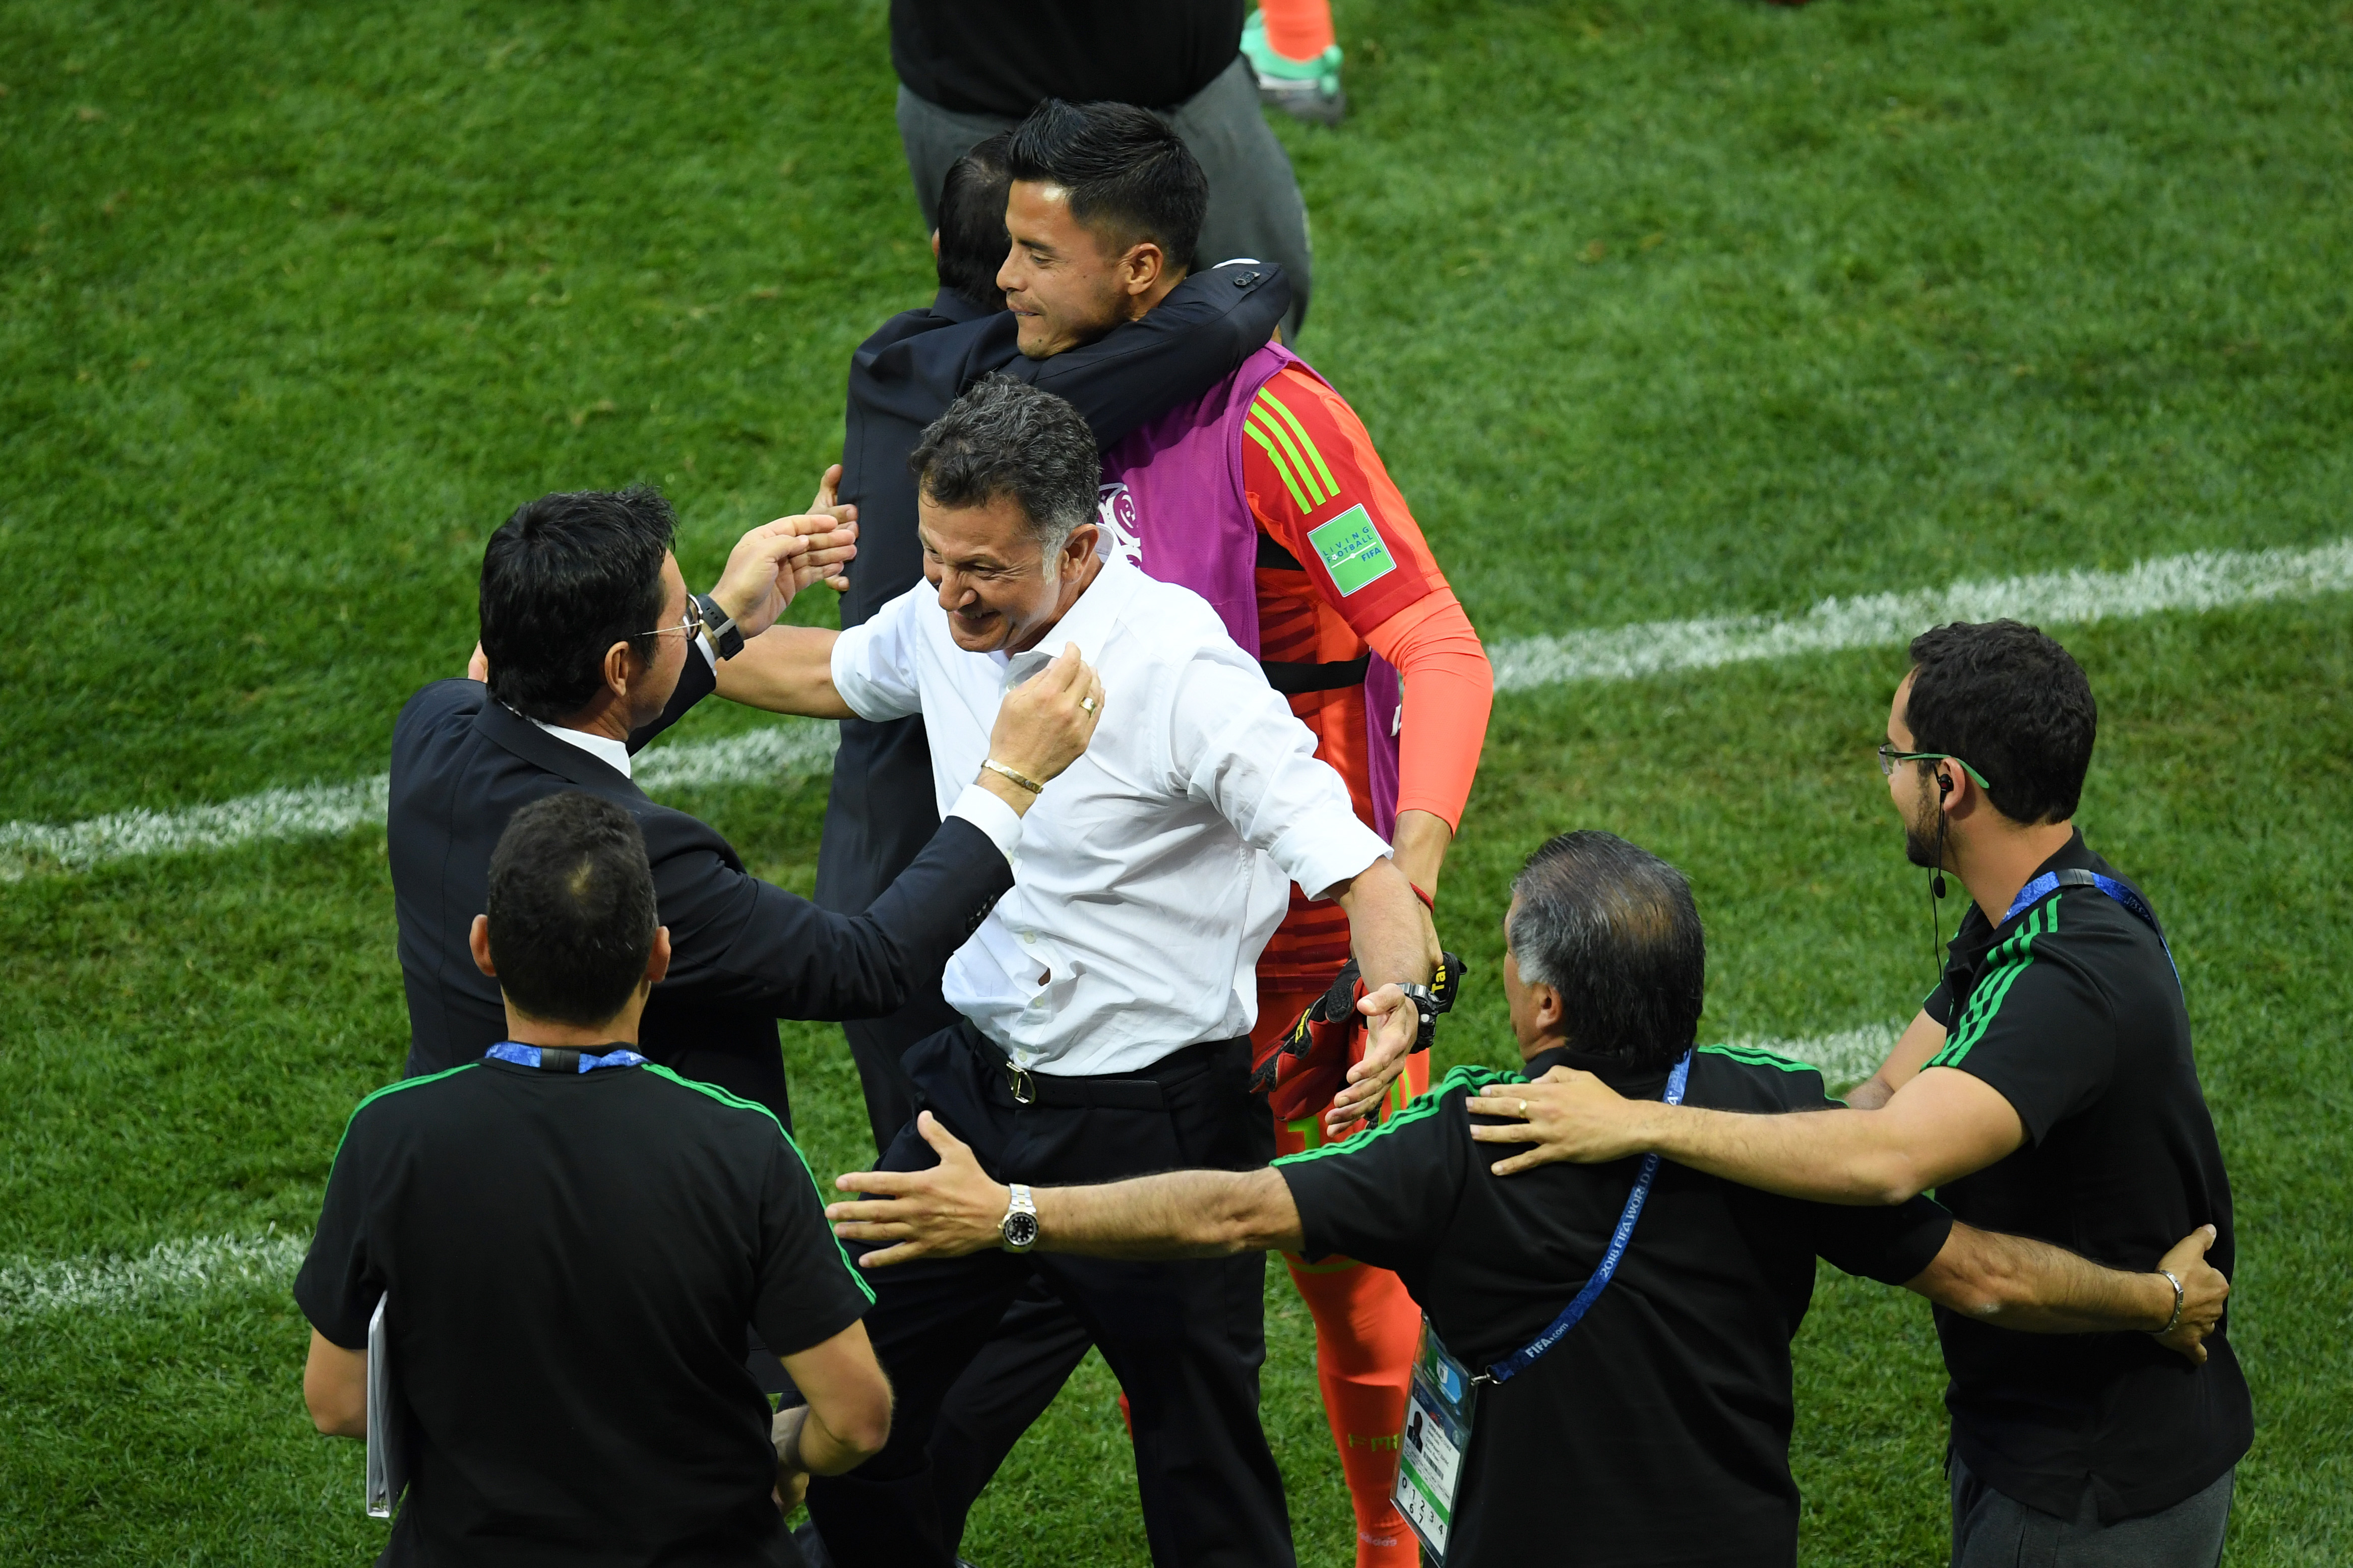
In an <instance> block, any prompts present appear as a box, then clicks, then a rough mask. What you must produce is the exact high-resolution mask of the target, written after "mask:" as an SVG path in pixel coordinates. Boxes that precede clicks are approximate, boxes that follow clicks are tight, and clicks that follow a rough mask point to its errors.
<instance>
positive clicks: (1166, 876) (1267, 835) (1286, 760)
mask: <svg viewBox="0 0 2353 1568" xmlns="http://www.w3.org/2000/svg"><path fill="white" fill-rule="evenodd" d="M1073 642H1074V643H1076V644H1078V645H1079V649H1080V652H1081V654H1082V656H1083V657H1084V658H1085V659H1086V661H1087V662H1088V663H1089V664H1091V665H1092V666H1093V667H1094V668H1095V670H1096V671H1097V673H1098V674H1100V675H1101V676H1102V678H1103V693H1104V695H1103V721H1102V723H1101V725H1100V726H1099V727H1098V728H1097V729H1096V731H1095V734H1094V741H1093V742H1092V745H1091V746H1089V748H1088V750H1087V752H1086V754H1085V755H1084V756H1082V757H1081V758H1080V759H1079V760H1078V762H1076V763H1073V764H1072V765H1071V768H1070V770H1069V771H1068V772H1066V773H1063V774H1062V775H1061V776H1060V778H1057V779H1055V780H1054V781H1053V782H1051V783H1050V784H1047V786H1046V791H1045V794H1044V795H1041V796H1039V799H1038V802H1037V804H1036V805H1032V806H1031V807H1030V808H1029V815H1028V816H1027V817H1025V818H1024V819H1023V822H1022V837H1021V847H1020V849H1019V851H1018V853H1016V854H1015V855H1013V856H1012V857H1011V858H1012V862H1013V890H1012V891H1010V892H1008V893H1007V894H1006V895H1005V897H1004V898H1003V899H1002V900H999V901H998V903H997V908H996V909H995V910H993V911H991V913H990V914H989V916H988V918H987V920H985V921H982V922H981V924H980V928H979V930H977V931H975V932H974V933H973V936H972V939H971V940H970V941H968V942H965V944H964V946H962V947H961V948H958V949H957V950H956V952H955V957H953V958H952V959H950V960H949V961H948V967H947V974H946V976H945V978H944V982H943V984H942V990H943V992H944V994H945V996H946V998H947V1001H948V1005H951V1006H953V1007H954V1008H955V1009H956V1011H958V1012H959V1013H962V1014H963V1015H964V1016H965V1017H967V1018H969V1019H971V1020H972V1022H973V1023H974V1024H975V1025H976V1026H978V1028H979V1029H980V1031H981V1033H982V1034H984V1035H986V1036H987V1037H989V1038H990V1039H991V1040H994V1041H996V1042H997V1045H999V1046H1001V1047H1004V1048H1005V1050H1006V1052H1007V1053H1008V1055H1009V1056H1010V1057H1011V1058H1013V1060H1014V1061H1015V1062H1017V1063H1018V1064H1019V1065H1020V1066H1022V1067H1024V1068H1030V1069H1032V1070H1035V1071H1039V1072H1046V1073H1056V1074H1065V1073H1067V1074H1082V1075H1099V1074H1104V1073H1123V1072H1134V1071H1136V1070H1138V1069H1139V1068H1145V1067H1148V1066H1150V1065H1151V1064H1152V1063H1154V1062H1155V1061H1158V1060H1159V1059H1160V1058H1163V1057H1165V1056H1166V1055H1168V1054H1169V1053H1170V1052H1172V1051H1175V1050H1178V1049H1181V1048H1182V1047H1186V1046H1189V1045H1193V1044H1196V1043H1197V1042H1199V1041H1204V1040H1218V1039H1228V1038H1231V1037H1234V1036H1236V1035H1241V1034H1246V1033H1248V1032H1249V1030H1250V1026H1251V1025H1252V1024H1253V1023H1255V1022H1256V1021H1257V1017H1258V977H1257V964H1258V956H1259V953H1260V952H1261V951H1262V950H1263V949H1264V948H1265V946H1266V943H1267V939H1268V938H1269V937H1271V936H1272V935H1273V934H1274V928H1275V927H1276V925H1277V924H1279V923H1280V922H1281V921H1282V915H1283V911H1284V910H1287V909H1288V908H1289V907H1290V902H1291V884H1292V883H1293V882H1294V881H1295V882H1297V883H1298V884H1299V885H1300V886H1301V887H1303V888H1305V889H1308V890H1309V891H1310V892H1312V893H1316V894H1322V893H1324V892H1327V891H1329V890H1330V889H1332V888H1333V887H1335V886H1336V885H1337V884H1339V883H1341V882H1344V881H1345V880H1347V879H1349V878H1351V877H1354V876H1355V875H1356V873H1357V872H1359V871H1362V870H1363V869H1364V868H1366V867H1367V866H1369V865H1371V864H1372V863H1373V862H1374V861H1375V860H1377V859H1379V858H1382V857H1383V856H1385V855H1387V854H1388V852H1389V848H1388V845H1387V844H1384V843H1383V842H1381V839H1380V837H1379V836H1378V835H1377V834H1375V833H1374V832H1373V831H1372V829H1370V828H1368V827H1366V826H1365V825H1364V824H1363V823H1362V822H1359V821H1358V820H1357V819H1356V811H1355V809H1354V808H1353V807H1352V806H1351V805H1350V804H1349V800H1348V790H1347V786H1346V785H1345V784H1343V783H1342V782H1341V779H1340V775H1339V774H1338V773H1334V772H1333V771H1332V769H1331V768H1330V767H1329V766H1327V765H1325V764H1324V763H1321V762H1318V761H1317V760H1316V759H1315V737H1314V735H1313V734H1312V733H1311V732H1310V731H1308V728H1307V726H1306V725H1304V724H1302V723H1301V722H1300V721H1298V719H1297V718H1295V717H1294V716H1293V714H1292V711H1291V705H1290V704H1289V703H1288V702H1286V701H1285V700H1283V699H1282V697H1280V696H1278V695H1276V694H1275V692H1274V691H1273V690H1272V689H1270V688H1269V687H1268V685H1267V683H1266V676H1265V673H1264V672H1263V671H1261V669H1260V668H1259V666H1258V661H1257V660H1256V659H1253V658H1250V655H1248V654H1246V653H1244V652H1243V651H1242V650H1241V649H1240V647H1236V646H1235V644H1234V641H1233V639H1232V638H1231V637H1228V636H1227V635H1226V629H1225V627H1224V626H1222V625H1221V624H1219V620H1218V617H1217V613H1216V612H1215V611H1213V610H1212V609H1210V608H1209V605H1208V602H1207V601H1205V600H1204V599H1202V598H1201V597H1200V596H1199V595H1196V594H1194V593H1193V592H1191V591H1190V590H1189V589H1186V588H1179V587H1176V586H1173V585H1171V584H1166V583H1160V582H1156V581H1155V580H1154V579H1152V578H1149V577H1146V576H1145V574H1143V573H1142V572H1140V571H1138V570H1137V569H1136V568H1135V567H1134V566H1132V565H1130V564H1129V563H1127V562H1125V561H1123V560H1117V559H1114V560H1111V561H1108V562H1105V563H1103V567H1102V569H1101V571H1100V572H1099V573H1098V574H1097V575H1096V577H1095V580H1094V581H1093V582H1092V584H1089V585H1088V586H1087V589H1086V592H1085V593H1083V594H1082V595H1080V596H1079V598H1078V600H1077V602H1076V603H1075V604H1073V605H1071V609H1070V611H1069V613H1068V614H1066V615H1064V616H1063V617H1062V619H1061V621H1060V623H1059V624H1058V625H1056V626H1054V627H1053V628H1052V629H1051V630H1050V631H1049V632H1048V633H1047V634H1046V636H1045V637H1044V639H1043V640H1042V641H1040V642H1039V645H1038V647H1036V648H1035V649H1033V650H1032V651H1030V652H1029V653H1025V654H1019V655H1017V656H1015V657H1014V658H1011V659H1010V660H1008V658H1006V656H1005V655H1003V654H1001V653H997V654H988V653H966V652H965V651H964V650H963V649H962V648H959V647H956V645H955V638H954V637H951V636H950V635H949V633H948V620H947V612H946V611H944V610H943V609H941V608H940V604H939V594H938V591H937V590H936V589H934V588H933V587H932V586H931V585H930V584H924V583H918V584H915V586H914V587H913V588H911V589H910V590H908V591H907V593H905V594H904V595H901V596H900V597H899V598H897V599H894V600H892V602H891V603H890V604H888V605H884V606H883V607H882V609H881V611H880V612H879V613H878V614H876V616H874V618H873V619H872V620H870V621H868V622H866V623H865V624H864V625H863V626H856V627H853V628H851V629H850V630H849V631H846V632H843V633H842V634H841V637H840V640H839V641H838V642H836V643H835V644H834V647H833V684H834V687H835V689H837V690H838V691H839V692H840V694H841V699H842V700H843V701H844V702H846V703H848V704H849V707H850V709H851V710H853V711H855V712H856V713H857V714H858V715H859V716H860V718H863V719H868V720H874V721H883V720H890V719H900V718H904V717H907V716H908V715H911V714H914V713H921V714H922V715H923V731H924V734H925V736H926V738H927V739H928V740H929V741H930V742H931V748H932V773H933V778H934V784H935V787H936V789H937V791H938V795H939V798H940V800H941V802H942V803H943V804H945V803H946V802H947V801H949V800H950V799H952V798H954V797H955V795H956V793H957V791H958V790H959V789H960V788H962V786H963V783H964V781H965V780H967V779H970V778H972V777H973V776H974V774H975V773H977V772H978V771H979V768H980V764H981V763H982V761H983V760H984V759H986V758H987V755H988V733H989V729H990V726H991V725H992V724H994V723H995V722H996V719H997V707H998V705H999V704H1000V703H1001V702H1002V701H1003V700H1004V696H1005V692H1006V690H1007V689H1008V687H1011V686H1015V685H1018V684H1019V683H1020V682H1021V681H1022V680H1024V679H1028V677H1029V676H1030V675H1031V674H1033V673H1035V672H1036V671H1037V670H1038V669H1039V668H1042V667H1043V666H1044V665H1045V663H1046V662H1047V661H1048V660H1049V659H1050V658H1052V657H1053V656H1054V655H1055V654H1058V653H1060V651H1061V649H1062V646H1063V644H1065V643H1073ZM992 798H993V797H992ZM998 804H1000V805H1001V804H1002V803H1001V802H1000V803H998Z"/></svg>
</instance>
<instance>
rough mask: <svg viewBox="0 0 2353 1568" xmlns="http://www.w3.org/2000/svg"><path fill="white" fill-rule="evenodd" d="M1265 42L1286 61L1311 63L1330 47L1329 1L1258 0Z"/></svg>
mask: <svg viewBox="0 0 2353 1568" xmlns="http://www.w3.org/2000/svg"><path fill="white" fill-rule="evenodd" d="M1258 11H1259V15H1260V16H1263V17H1265V18H1266V41H1267V43H1268V44H1269V45H1271V47H1273V49H1274V52H1275V53H1276V54H1278V55H1281V56H1282V58H1284V59H1287V60H1312V59H1314V58H1317V57H1318V56H1320V55H1322V54H1323V52H1324V50H1325V49H1328V48H1330V47H1332V44H1333V41H1334V39H1333V33H1332V0H1259V3H1258Z"/></svg>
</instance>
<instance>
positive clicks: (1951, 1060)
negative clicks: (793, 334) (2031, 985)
mask: <svg viewBox="0 0 2353 1568" xmlns="http://www.w3.org/2000/svg"><path fill="white" fill-rule="evenodd" d="M2058 929H2059V900H2057V899H2046V900H2043V901H2042V903H2040V904H2038V905H2036V906H2035V908H2034V909H2033V910H2032V911H2031V912H2030V913H2029V914H2028V915H2027V917H2026V919H2025V921H2023V922H2021V924H2020V926H2019V928H2018V930H2016V931H2012V932H2011V933H2010V938H2009V940H2008V941H2006V942H2003V943H2002V944H2001V945H2000V947H1997V948H1995V949H1994V950H1993V952H1992V953H1991V954H1990V955H1989V959H1990V964H1989V968H1988V969H1987V971H1986V973H1985V974H1984V976H1983V977H1982V978H1980V979H1979V980H1978V984H1977V988H1976V989H1975V990H1974V991H1973V992H1971V993H1970V994H1969V1005H1968V1006H1967V1007H1965V1008H1963V1009H1962V1011H1961V1016H1960V1021H1959V1022H1958V1023H1957V1024H1956V1025H1954V1026H1953V1032H1952V1035H1951V1037H1949V1038H1947V1040H1946V1041H1945V1044H1944V1047H1943V1048H1942V1049H1941V1050H1939V1051H1937V1052H1936V1055H1935V1056H1933V1057H1930V1058H1928V1061H1927V1066H1928V1067H1932V1068H1951V1067H1958V1066H1960V1065H1961V1062H1962V1061H1963V1060H1964V1059H1965V1058H1967V1057H1968V1054H1969V1052H1970V1051H1971V1050H1972V1049H1974V1048H1975V1047H1976V1046H1977V1043H1978V1041H1979V1040H1981V1039H1983V1038H1984V1037H1985V1032H1986V1030H1987V1029H1989V1028H1990V1027H1992V1026H1993V1021H1994V1016H1995V1015H1996V1014H1998V1013H2000V1011H2001V1005H2002V1002H2003V1000H2004V999H2005V998H2006V997H2008V996H2009V994H2010V987H2011V986H2013V985H2015V984H2018V977H2019V976H2020V975H2021V974H2023V973H2026V972H2027V970H2028V969H2029V968H2030V967H2031V966H2032V964H2033V963H2034V939H2035V938H2037V937H2040V936H2048V935H2050V934H2051V933H2052V931H2057V930H2058Z"/></svg>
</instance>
